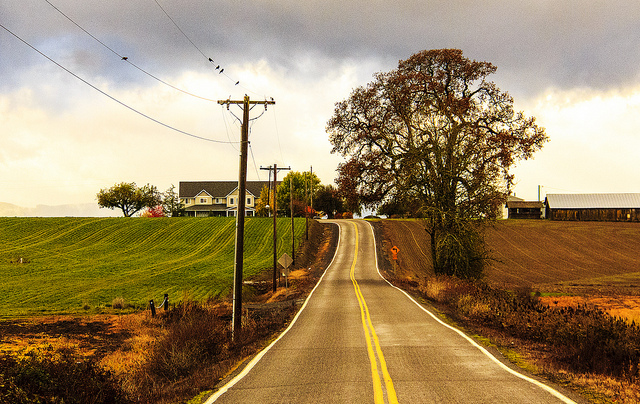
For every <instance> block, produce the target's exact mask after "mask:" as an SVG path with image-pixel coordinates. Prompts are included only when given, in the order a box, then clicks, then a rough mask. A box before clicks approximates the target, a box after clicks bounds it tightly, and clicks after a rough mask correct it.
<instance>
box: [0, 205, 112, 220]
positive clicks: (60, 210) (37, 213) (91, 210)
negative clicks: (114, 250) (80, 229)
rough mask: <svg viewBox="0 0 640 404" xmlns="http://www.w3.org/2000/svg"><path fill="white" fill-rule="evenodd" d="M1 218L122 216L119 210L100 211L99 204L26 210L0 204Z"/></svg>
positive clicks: (43, 206)
mask: <svg viewBox="0 0 640 404" xmlns="http://www.w3.org/2000/svg"><path fill="white" fill-rule="evenodd" d="M0 216H3V217H67V216H69V217H114V216H122V213H121V212H120V211H119V210H111V209H100V207H99V206H98V204H97V203H79V204H69V205H56V206H50V205H36V207H35V208H25V207H22V206H18V205H13V204H11V203H5V202H0Z"/></svg>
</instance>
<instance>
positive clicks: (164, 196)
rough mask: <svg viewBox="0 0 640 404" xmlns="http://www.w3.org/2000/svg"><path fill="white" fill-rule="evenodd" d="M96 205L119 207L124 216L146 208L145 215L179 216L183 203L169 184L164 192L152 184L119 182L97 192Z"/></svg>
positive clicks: (182, 210) (110, 207)
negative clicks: (139, 185)
mask: <svg viewBox="0 0 640 404" xmlns="http://www.w3.org/2000/svg"><path fill="white" fill-rule="evenodd" d="M97 198H98V205H99V206H100V207H101V208H108V209H116V208H117V209H121V210H122V214H123V215H124V216H125V217H131V216H133V215H134V214H136V213H138V212H140V211H141V210H142V209H145V208H146V209H147V210H146V211H145V212H144V215H145V216H150V217H157V216H181V215H182V213H183V212H184V204H183V203H182V202H180V197H179V196H178V194H177V193H176V191H175V186H174V185H171V187H169V189H167V190H166V191H165V192H159V191H158V188H156V187H155V186H154V185H149V184H147V185H145V186H143V187H138V186H137V185H136V183H135V182H121V183H120V184H116V185H114V186H112V187H111V188H104V189H101V190H100V192H98V195H97Z"/></svg>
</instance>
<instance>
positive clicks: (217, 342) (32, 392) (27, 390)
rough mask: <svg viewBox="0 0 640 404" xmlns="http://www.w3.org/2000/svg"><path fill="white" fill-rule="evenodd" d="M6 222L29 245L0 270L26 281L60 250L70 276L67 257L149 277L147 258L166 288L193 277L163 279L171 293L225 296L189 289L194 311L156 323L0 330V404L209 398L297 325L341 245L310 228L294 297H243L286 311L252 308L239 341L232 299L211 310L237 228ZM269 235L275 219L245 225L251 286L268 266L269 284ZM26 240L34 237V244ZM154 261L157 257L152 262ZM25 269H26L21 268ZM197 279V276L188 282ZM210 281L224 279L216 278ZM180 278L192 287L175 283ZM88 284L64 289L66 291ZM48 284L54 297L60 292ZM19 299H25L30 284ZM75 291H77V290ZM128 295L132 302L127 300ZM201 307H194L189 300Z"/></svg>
mask: <svg viewBox="0 0 640 404" xmlns="http://www.w3.org/2000/svg"><path fill="white" fill-rule="evenodd" d="M3 220H4V219H0V223H2V224H5V225H6V224H7V223H8V222H12V223H11V224H12V225H14V228H13V229H12V230H10V231H12V232H13V234H17V233H18V229H20V230H21V231H20V232H21V233H22V234H24V235H23V236H19V237H18V236H16V237H15V239H16V240H22V241H21V243H18V242H17V241H13V248H12V249H10V248H7V246H3V248H2V250H1V251H2V253H1V254H0V257H2V259H3V262H2V265H3V268H7V267H8V268H9V269H11V270H14V269H15V268H14V267H13V266H16V267H20V268H22V271H23V272H27V271H26V270H27V269H29V272H31V271H33V270H34V269H35V268H42V267H44V266H47V265H54V264H53V263H52V262H51V261H47V260H46V257H47V256H48V254H47V251H49V253H50V254H52V253H51V250H52V249H53V247H54V246H55V247H56V248H58V249H59V252H57V254H58V257H62V258H65V259H66V261H65V262H66V266H65V267H64V268H67V269H69V267H72V265H71V264H70V262H69V261H73V260H72V259H70V258H69V257H79V258H78V259H80V258H81V257H85V256H87V261H89V260H90V259H92V257H90V256H88V255H87V254H88V252H92V254H111V255H110V256H109V257H110V259H111V260H112V261H115V262H116V264H117V265H120V266H122V267H126V265H125V263H123V262H122V261H125V260H128V261H134V263H135V265H136V266H137V267H139V268H143V269H144V268H145V265H144V263H145V262H147V261H146V259H145V258H144V257H145V256H151V255H152V256H154V258H153V261H151V260H149V261H148V263H149V264H148V265H149V266H151V267H152V269H153V270H154V271H157V272H158V273H165V276H166V275H167V274H166V272H168V271H169V269H168V268H169V267H171V268H175V267H181V268H184V267H189V268H190V269H192V271H189V272H188V273H186V272H184V271H183V272H179V273H178V274H177V275H176V278H175V279H173V278H167V279H169V280H172V281H173V282H174V284H173V285H174V287H175V288H176V290H179V287H180V285H186V286H187V287H188V286H189V282H195V281H194V280H197V282H198V283H197V284H196V286H197V285H200V283H202V282H205V281H206V279H207V277H209V276H211V277H212V281H211V283H212V285H222V286H221V287H220V288H219V290H220V291H218V292H215V289H214V288H213V287H212V288H211V290H213V291H214V292H215V293H214V292H211V291H209V290H206V291H205V292H204V293H203V294H202V295H201V296H202V298H200V297H198V295H196V293H195V292H193V288H189V289H186V290H187V294H189V298H188V299H187V298H185V299H183V300H182V301H179V302H178V303H177V305H176V307H172V308H171V309H170V310H168V311H164V310H159V311H158V315H157V316H156V317H151V315H150V312H149V310H145V311H139V312H135V313H132V314H125V315H116V314H99V315H82V316H79V315H77V313H75V314H71V315H53V316H34V317H30V318H14V319H3V320H0V381H1V383H0V404H4V403H7V404H8V403H11V404H27V403H44V402H47V403H62V402H64V403H70V404H73V403H78V404H80V403H82V404H84V403H86V402H93V403H115V402H117V403H122V404H127V403H145V404H150V403H155V404H165V403H167V404H168V403H177V402H186V400H188V399H189V398H191V397H194V396H195V395H196V394H198V393H201V392H203V391H207V390H210V389H211V388H212V387H213V386H214V385H215V384H216V383H217V382H218V381H219V380H220V379H221V378H223V377H224V376H225V375H227V374H228V373H229V372H230V370H231V369H233V368H234V367H235V366H237V364H238V363H240V362H241V361H243V360H244V359H246V358H248V357H250V356H251V355H252V354H254V353H255V352H257V350H259V349H260V348H261V347H263V346H264V344H265V342H266V341H268V340H269V339H270V338H272V336H273V335H274V333H276V332H278V331H279V330H281V329H282V328H283V327H284V325H285V324H286V323H287V322H288V321H290V319H291V317H292V315H293V314H294V313H295V311H296V309H297V307H296V306H295V305H294V303H295V300H294V299H298V298H300V297H303V296H304V295H305V294H306V293H308V291H309V290H310V289H311V288H312V287H313V285H314V284H315V282H316V281H317V279H318V277H319V276H320V275H321V273H322V270H323V269H324V268H325V267H326V265H327V263H328V262H329V260H330V259H331V257H332V251H333V247H335V242H336V240H337V232H336V231H335V229H333V228H332V227H331V228H329V227H328V226H323V225H320V224H319V223H317V222H311V226H310V231H309V241H306V242H304V243H303V244H302V245H300V246H299V247H300V248H298V249H297V250H299V251H297V254H296V265H297V266H296V268H294V269H296V270H295V271H293V272H292V273H291V275H290V277H289V278H290V282H289V289H286V290H284V288H279V289H278V291H277V292H276V293H271V288H270V287H269V292H268V293H266V294H264V295H260V294H257V293H256V295H255V296H252V295H249V296H245V298H247V297H248V298H250V299H249V301H251V298H253V299H255V300H257V301H270V302H271V301H275V302H278V301H279V300H283V299H289V300H290V301H288V302H279V303H273V304H265V305H261V304H255V303H254V304H253V305H252V306H251V305H247V306H246V310H244V311H243V322H242V323H243V328H242V333H241V334H240V337H239V338H236V339H234V340H232V339H231V331H230V323H231V304H230V303H229V302H228V300H229V299H228V298H226V299H220V298H215V299H212V298H210V296H213V295H216V293H217V295H218V296H219V295H220V294H224V293H225V292H224V290H226V289H228V288H229V285H230V284H231V276H232V275H231V274H230V273H231V269H232V267H233V248H231V249H229V248H228V245H229V244H232V243H233V242H232V241H229V240H233V239H234V230H235V226H234V225H233V223H234V222H233V220H232V219H214V218H211V219H181V218H177V219H169V220H166V219H161V220H158V219H108V220H106V221H104V222H103V219H86V220H85V219H80V220H79V219H45V220H42V221H39V220H35V221H36V222H38V223H37V224H38V225H37V226H36V225H35V224H34V221H33V219H18V220H17V221H16V222H13V221H11V220H7V221H5V222H2V221H3ZM21 221H22V223H19V222H21ZM283 221H284V222H283V223H280V222H279V228H278V231H279V235H280V237H281V243H282V245H280V244H279V247H278V248H279V254H281V253H283V252H285V251H286V252H287V253H289V252H290V251H289V250H288V249H289V248H290V245H291V244H290V241H291V238H290V236H291V233H290V228H289V226H290V219H283ZM271 223H272V221H271V220H270V219H268V220H260V219H253V218H252V219H249V220H247V223H246V225H247V226H246V230H247V232H246V241H245V242H246V249H245V251H246V253H245V274H249V275H251V274H254V273H255V272H256V271H257V270H259V269H260V267H261V266H262V267H263V268H264V267H266V268H268V270H267V272H268V273H269V274H270V273H271V265H272V251H273V250H272V244H271V235H272V233H271V227H270V226H271ZM21 224H23V225H24V226H21ZM28 226H32V227H31V229H30V230H29V229H26V228H27V227H28ZM5 229H6V227H2V232H3V233H2V236H1V237H4V239H7V234H9V230H6V231H5ZM56 229H57V231H56ZM331 229H333V230H331ZM96 232H98V234H95V233H96ZM303 232H304V225H303V223H302V222H300V221H296V235H297V236H298V240H301V239H302V235H303ZM30 233H36V234H38V236H34V237H29V234H30ZM118 235H119V236H120V237H118ZM125 235H126V236H125ZM182 239H188V240H191V241H190V242H186V241H185V242H183V240H182ZM63 240H67V241H63ZM135 240H138V241H135ZM91 244H95V245H91ZM135 244H139V245H138V246H136V245H135ZM109 245H116V246H118V247H117V248H119V249H120V254H122V255H125V256H124V257H122V256H121V255H120V254H117V253H114V252H112V251H111V249H110V248H109V247H108V246H109ZM216 246H218V248H217V249H216V248H215V247H216ZM222 246H224V247H222ZM154 249H157V251H151V252H149V250H154ZM75 250H80V251H83V253H76V251H75ZM167 250H170V252H166V251H167ZM205 250H206V251H205ZM7 251H12V252H10V253H7ZM25 253H29V254H25ZM145 254H146V255H145ZM225 254H226V257H225ZM264 255H266V258H265V257H264ZM163 256H164V258H163ZM25 257H28V258H25ZM19 258H23V260H22V263H20V261H19ZM134 258H135V259H134ZM187 258H189V259H187ZM162 260H166V261H168V264H167V266H163V265H162V263H163V262H162ZM6 261H8V263H7V262H6ZM60 261H63V260H60ZM226 261H229V262H228V263H227V262H226ZM91 262H93V261H91ZM216 263H217V266H216V265H214V264H216ZM34 264H35V266H34ZM116 264H114V263H112V264H111V265H112V266H113V265H116ZM85 267H87V268H89V267H90V268H94V269H96V267H97V269H96V270H100V269H104V268H106V266H101V265H96V264H94V265H93V266H89V265H88V264H85ZM64 268H61V269H59V270H58V272H60V271H63V270H64ZM194 268H195V269H201V270H200V271H199V272H197V271H193V269H194ZM213 269H217V271H215V272H214V273H213V274H209V272H210V271H213ZM77 271H78V272H81V270H80V269H77ZM224 271H228V272H229V274H227V273H223V272H224ZM31 276H33V275H31ZM59 276H60V277H63V275H62V274H60V275H59ZM185 276H189V279H179V278H180V277H185ZM222 276H224V277H227V278H228V279H229V280H228V282H227V283H228V285H226V286H225V285H224V283H225V282H226V281H224V280H220V279H218V280H217V281H216V277H222ZM83 279H84V278H83ZM119 279H120V278H119ZM202 279H205V280H204V281H203V280H202ZM269 279H270V276H269ZM81 280H82V279H68V282H75V283H79V282H81ZM214 281H215V282H214ZM42 282H44V281H42ZM14 283H16V281H15V279H14ZM45 283H46V286H47V287H54V286H55V285H51V282H45ZM107 283H109V282H107ZM175 285H178V286H175ZM130 286H133V287H132V289H131V292H130V293H131V295H132V296H136V295H135V291H136V290H137V288H139V287H140V285H136V284H134V283H133V282H132V283H131V285H130ZM3 287H5V288H6V286H3ZM24 287H29V285H28V283H27V282H25V283H24ZM61 287H64V288H67V287H68V286H61ZM73 288H82V285H74V286H73ZM247 289H249V290H250V289H252V288H247V287H245V291H246V290H247ZM123 290H124V291H125V292H124V293H126V291H127V290H128V289H123ZM154 290H155V289H154ZM163 290H164V289H163ZM154 293H155V292H154ZM157 293H161V292H157ZM52 294H53V295H54V293H52ZM196 297H197V298H198V301H194V300H191V299H193V298H196ZM12 298H14V297H13V295H12ZM134 298H135V297H134ZM134 298H132V299H134ZM14 299H15V298H14ZM16 301H20V300H16ZM49 303H51V302H49ZM143 304H144V303H143ZM105 306H106V305H105ZM25 307H28V306H25ZM100 307H102V306H100ZM73 310H77V308H76V309H73ZM100 310H101V311H107V312H113V313H118V314H120V313H122V312H123V311H122V310H113V309H109V310H104V307H102V308H101V309H100ZM63 311H64V310H63ZM81 312H82V313H84V310H82V309H81ZM202 394H206V393H202ZM194 400H195V401H194V402H196V401H197V400H196V399H194ZM197 402H200V401H197Z"/></svg>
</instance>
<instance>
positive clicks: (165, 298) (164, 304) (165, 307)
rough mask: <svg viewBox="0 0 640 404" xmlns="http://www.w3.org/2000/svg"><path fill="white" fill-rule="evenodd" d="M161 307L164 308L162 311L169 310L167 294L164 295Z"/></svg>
mask: <svg viewBox="0 0 640 404" xmlns="http://www.w3.org/2000/svg"><path fill="white" fill-rule="evenodd" d="M162 307H163V308H164V311H167V310H169V294H168V293H165V294H164V302H162Z"/></svg>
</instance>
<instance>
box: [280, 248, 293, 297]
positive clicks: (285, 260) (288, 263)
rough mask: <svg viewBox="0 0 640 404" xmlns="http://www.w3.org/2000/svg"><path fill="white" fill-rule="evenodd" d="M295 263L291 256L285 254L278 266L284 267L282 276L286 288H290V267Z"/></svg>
mask: <svg viewBox="0 0 640 404" xmlns="http://www.w3.org/2000/svg"><path fill="white" fill-rule="evenodd" d="M291 263H293V258H291V257H290V256H289V254H287V253H284V254H282V257H280V259H279V260H278V264H280V265H282V268H283V269H282V276H284V284H285V287H286V288H287V289H288V288H289V272H290V271H289V266H291Z"/></svg>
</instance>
